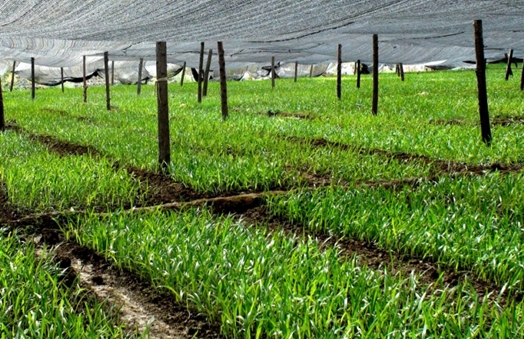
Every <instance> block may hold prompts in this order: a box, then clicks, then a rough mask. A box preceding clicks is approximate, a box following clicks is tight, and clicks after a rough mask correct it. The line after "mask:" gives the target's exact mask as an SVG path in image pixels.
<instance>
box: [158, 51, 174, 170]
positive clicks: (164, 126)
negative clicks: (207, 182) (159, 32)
mask: <svg viewBox="0 0 524 339" xmlns="http://www.w3.org/2000/svg"><path fill="white" fill-rule="evenodd" d="M156 78H157V80H156V86H157V97H156V98H157V106H158V163H159V170H160V171H161V172H164V173H165V172H167V170H168V167H169V163H170V162H171V151H170V143H169V103H168V93H167V48H166V42H165V41H160V42H157V43H156Z"/></svg>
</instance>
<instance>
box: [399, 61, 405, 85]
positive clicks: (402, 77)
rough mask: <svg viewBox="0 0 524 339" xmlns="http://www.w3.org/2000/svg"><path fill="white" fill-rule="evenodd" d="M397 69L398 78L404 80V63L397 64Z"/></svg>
mask: <svg viewBox="0 0 524 339" xmlns="http://www.w3.org/2000/svg"><path fill="white" fill-rule="evenodd" d="M398 70H399V72H400V80H401V81H404V64H402V63H400V64H398Z"/></svg>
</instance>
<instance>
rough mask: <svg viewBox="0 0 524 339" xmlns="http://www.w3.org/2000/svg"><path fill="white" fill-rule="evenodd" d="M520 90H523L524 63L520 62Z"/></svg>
mask: <svg viewBox="0 0 524 339" xmlns="http://www.w3.org/2000/svg"><path fill="white" fill-rule="evenodd" d="M520 90H521V91H522V90H524V61H523V62H522V73H521V74H520Z"/></svg>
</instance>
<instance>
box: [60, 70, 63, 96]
mask: <svg viewBox="0 0 524 339" xmlns="http://www.w3.org/2000/svg"><path fill="white" fill-rule="evenodd" d="M60 87H62V93H64V67H60Z"/></svg>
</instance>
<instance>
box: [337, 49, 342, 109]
mask: <svg viewBox="0 0 524 339" xmlns="http://www.w3.org/2000/svg"><path fill="white" fill-rule="evenodd" d="M337 98H338V100H340V99H342V45H341V44H338V63H337Z"/></svg>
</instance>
